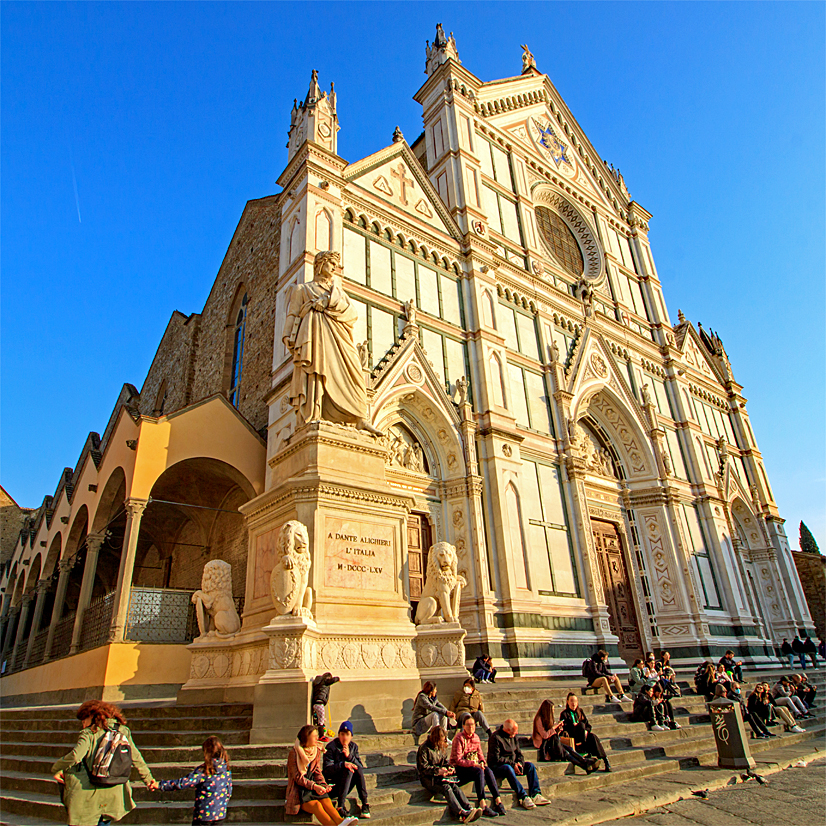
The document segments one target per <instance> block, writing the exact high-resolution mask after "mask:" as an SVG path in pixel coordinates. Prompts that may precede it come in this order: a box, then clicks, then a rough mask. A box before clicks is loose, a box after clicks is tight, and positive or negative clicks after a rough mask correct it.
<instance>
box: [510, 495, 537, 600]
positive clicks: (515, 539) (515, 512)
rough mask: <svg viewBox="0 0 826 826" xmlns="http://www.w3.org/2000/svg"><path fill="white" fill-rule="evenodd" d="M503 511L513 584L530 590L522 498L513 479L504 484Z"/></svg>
mask: <svg viewBox="0 0 826 826" xmlns="http://www.w3.org/2000/svg"><path fill="white" fill-rule="evenodd" d="M505 504H506V508H505V512H506V514H507V520H508V544H509V546H510V550H511V560H512V562H513V572H514V575H515V576H514V585H515V586H516V587H517V588H524V589H526V590H530V587H531V584H530V577H529V575H528V549H527V546H526V544H525V526H524V523H523V521H522V499H521V497H520V495H519V491H518V490H517V488H516V485H515V484H514V483H513V481H510V482H508V484H507V485H506V486H505Z"/></svg>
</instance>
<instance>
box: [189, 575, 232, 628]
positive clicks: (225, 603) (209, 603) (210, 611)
mask: <svg viewBox="0 0 826 826" xmlns="http://www.w3.org/2000/svg"><path fill="white" fill-rule="evenodd" d="M192 602H193V603H194V604H195V614H196V616H197V618H198V629H199V630H200V632H201V636H202V637H231V636H232V635H233V634H235V633H237V632H238V631H239V629H240V628H241V618H240V617H239V616H238V611H237V610H236V609H235V600H233V598H232V566H231V565H230V564H229V562H224V560H223V559H211V560H210V561H209V562H207V564H206V565H204V573H203V576H202V577H201V589H200V590H199V591H196V592H195V593H194V594H193V595H192Z"/></svg>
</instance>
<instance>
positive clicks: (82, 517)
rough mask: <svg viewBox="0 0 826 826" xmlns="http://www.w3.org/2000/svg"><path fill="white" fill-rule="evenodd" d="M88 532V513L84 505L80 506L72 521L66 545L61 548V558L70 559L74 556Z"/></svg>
mask: <svg viewBox="0 0 826 826" xmlns="http://www.w3.org/2000/svg"><path fill="white" fill-rule="evenodd" d="M88 532H89V511H88V509H87V507H86V505H82V506H81V507H80V510H79V511H78V512H77V514H76V515H75V518H74V520H73V521H72V527H71V528H69V533H68V536H67V538H66V544H65V546H64V547H63V554H62V557H70V556H72V555H73V554H76V553H77V551H78V549H79V548H80V546H81V545H82V544H83V541H84V540H85V539H86V534H87V533H88Z"/></svg>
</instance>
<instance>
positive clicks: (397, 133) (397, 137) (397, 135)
mask: <svg viewBox="0 0 826 826" xmlns="http://www.w3.org/2000/svg"><path fill="white" fill-rule="evenodd" d="M403 140H404V135H403V134H402V130H401V129H399V127H398V126H397V127H396V128H395V129H394V130H393V143H401V142H402V141H403Z"/></svg>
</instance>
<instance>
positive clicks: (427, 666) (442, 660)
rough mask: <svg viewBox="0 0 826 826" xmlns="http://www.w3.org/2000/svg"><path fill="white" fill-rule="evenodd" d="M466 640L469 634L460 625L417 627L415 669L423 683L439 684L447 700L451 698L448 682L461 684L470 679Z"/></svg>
mask: <svg viewBox="0 0 826 826" xmlns="http://www.w3.org/2000/svg"><path fill="white" fill-rule="evenodd" d="M466 636H467V632H466V631H465V629H464V628H462V626H461V625H459V623H458V622H432V623H424V624H422V625H418V626H416V667H417V668H418V669H419V674H420V675H421V678H422V681H425V680H431V681H433V682H438V683H439V688H440V690H441V693H442V694H443V696H445V697H447V696H448V694H447V691H446V689H447V688H448V686H447V684H446V683H445V681H455V680H458V681H459V683H462V682H464V681H465V680H466V679H467V678H468V670H467V668H465V637H466ZM451 684H452V683H451Z"/></svg>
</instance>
